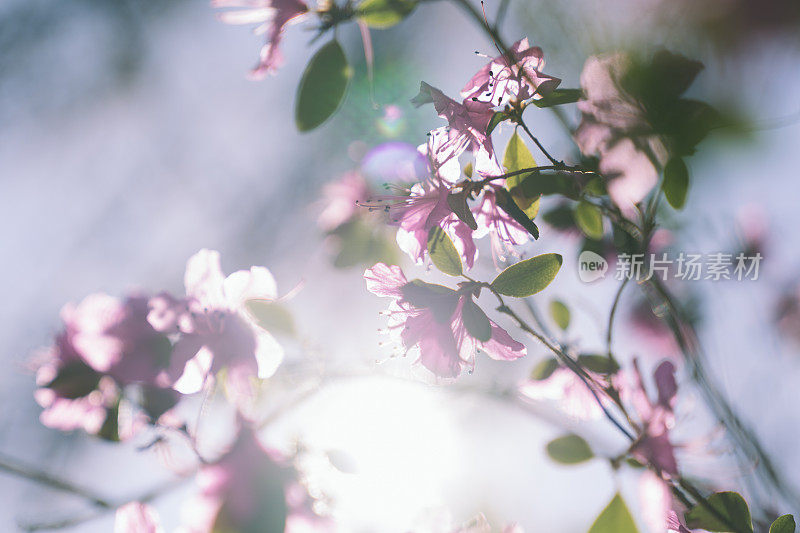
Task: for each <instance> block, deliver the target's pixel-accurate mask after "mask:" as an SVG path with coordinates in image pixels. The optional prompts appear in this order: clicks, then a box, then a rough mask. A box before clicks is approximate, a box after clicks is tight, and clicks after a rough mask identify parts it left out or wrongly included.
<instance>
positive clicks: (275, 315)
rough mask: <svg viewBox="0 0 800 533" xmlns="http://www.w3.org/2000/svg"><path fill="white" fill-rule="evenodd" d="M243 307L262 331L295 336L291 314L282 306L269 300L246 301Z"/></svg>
mask: <svg viewBox="0 0 800 533" xmlns="http://www.w3.org/2000/svg"><path fill="white" fill-rule="evenodd" d="M244 307H245V309H247V312H248V313H249V314H250V316H251V317H253V320H255V321H256V324H258V326H259V327H261V328H262V329H265V330H267V331H269V332H270V333H283V334H286V335H294V334H295V327H294V319H293V318H292V314H291V313H289V311H288V310H287V309H286V308H285V307H284V306H283V305H281V304H279V303H276V302H274V301H270V300H263V299H253V300H247V301H246V302H245V303H244Z"/></svg>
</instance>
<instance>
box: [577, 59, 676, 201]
mask: <svg viewBox="0 0 800 533" xmlns="http://www.w3.org/2000/svg"><path fill="white" fill-rule="evenodd" d="M631 65H632V61H631V59H630V57H629V56H627V55H626V54H624V53H616V54H611V55H600V56H592V57H590V58H589V59H588V60H587V61H586V64H585V65H584V67H583V72H582V73H581V87H582V88H583V91H584V94H585V98H583V99H581V100H580V101H579V102H578V109H580V110H581V112H582V113H583V118H582V121H581V124H580V126H578V129H577V131H576V132H575V141H576V142H577V143H578V147H579V148H580V150H581V152H582V153H584V154H585V155H588V156H598V157H600V172H602V173H603V174H605V175H606V176H607V177H609V178H610V181H609V182H608V184H607V187H608V193H609V196H610V197H611V200H612V201H613V202H614V203H615V204H616V205H617V206H618V207H619V208H620V209H621V210H622V211H623V212H624V213H626V214H627V215H628V216H630V215H631V214H632V213H633V212H634V211H635V205H636V204H637V203H639V202H641V201H642V200H643V199H644V198H645V196H646V195H647V194H648V193H649V192H650V190H651V189H652V188H653V187H654V186H655V184H656V183H657V182H658V175H659V172H660V169H659V167H663V165H665V164H666V162H667V158H668V156H669V154H668V151H667V146H666V144H665V142H664V140H663V139H662V138H661V137H660V136H659V135H656V134H654V133H653V131H652V127H651V126H650V125H649V123H648V122H647V118H646V115H645V109H644V107H643V106H642V104H641V103H640V102H638V101H637V100H636V99H635V98H634V97H633V96H631V95H630V94H629V93H628V92H627V91H626V90H625V89H624V88H623V87H622V79H623V77H624V76H625V75H626V73H627V72H628V71H629V69H630V68H631ZM656 165H658V167H657V166H656Z"/></svg>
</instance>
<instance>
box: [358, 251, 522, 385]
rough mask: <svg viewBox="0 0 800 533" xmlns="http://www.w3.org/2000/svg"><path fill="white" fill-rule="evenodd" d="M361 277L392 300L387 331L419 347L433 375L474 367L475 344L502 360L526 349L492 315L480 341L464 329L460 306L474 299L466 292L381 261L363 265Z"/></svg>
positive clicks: (451, 374)
mask: <svg viewBox="0 0 800 533" xmlns="http://www.w3.org/2000/svg"><path fill="white" fill-rule="evenodd" d="M364 279H365V280H366V283H367V290H369V291H370V292H372V293H373V294H375V295H377V296H383V297H388V298H391V299H392V300H393V301H392V304H391V305H390V307H389V333H391V334H393V335H394V336H395V337H396V338H397V339H398V340H399V341H400V343H401V344H402V345H403V347H404V348H405V349H406V351H409V350H412V349H415V350H418V351H419V360H418V362H419V363H421V364H422V365H423V366H424V367H425V368H427V369H428V370H430V371H431V372H433V373H434V374H435V375H436V376H439V377H442V378H455V377H458V376H459V374H460V373H461V371H462V369H463V368H464V367H467V368H472V367H474V366H475V356H476V353H477V351H478V349H480V350H483V351H484V352H486V354H487V355H488V356H489V357H491V358H492V359H497V360H502V361H511V360H514V359H518V358H520V357H523V356H524V355H525V354H526V349H525V346H524V345H523V344H521V343H519V342H517V341H515V340H514V339H512V338H511V336H510V335H509V334H508V332H506V331H505V330H504V329H503V328H501V327H500V326H498V325H497V324H496V323H494V322H493V321H491V320H489V324H490V327H491V336H490V337H489V340H487V341H485V342H482V341H480V340H478V339H476V338H474V337H473V336H472V335H471V334H470V333H469V331H467V328H466V326H465V324H464V315H463V313H464V307H465V306H467V305H470V306H474V305H475V304H474V302H473V301H472V296H471V294H467V293H465V294H461V293H459V292H456V291H453V290H450V289H447V288H446V287H442V286H439V285H428V284H424V283H422V282H418V281H412V282H408V280H407V279H406V277H405V275H404V274H403V271H402V270H401V269H400V267H397V266H387V265H385V264H383V263H378V264H376V265H375V266H373V267H372V268H370V269H367V270H366V271H365V272H364Z"/></svg>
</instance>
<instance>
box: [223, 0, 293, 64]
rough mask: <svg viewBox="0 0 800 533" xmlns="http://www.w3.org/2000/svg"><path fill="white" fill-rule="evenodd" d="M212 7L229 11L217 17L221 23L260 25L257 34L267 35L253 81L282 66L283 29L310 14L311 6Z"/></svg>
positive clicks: (285, 2)
mask: <svg viewBox="0 0 800 533" xmlns="http://www.w3.org/2000/svg"><path fill="white" fill-rule="evenodd" d="M211 5H212V6H213V7H217V8H226V9H230V11H225V12H222V13H218V14H217V17H218V18H219V19H220V20H221V21H222V22H225V23H226V24H258V27H257V28H256V29H255V32H256V33H258V34H265V35H266V42H265V43H264V46H263V47H262V48H261V53H260V58H259V62H258V65H257V66H256V67H255V68H254V69H253V70H252V71H251V72H250V76H251V77H252V78H254V79H261V78H263V77H264V76H266V75H267V74H272V73H274V72H275V71H276V70H277V69H278V67H280V66H281V65H282V64H283V54H282V53H281V51H280V49H279V48H278V45H279V44H280V41H281V38H282V36H283V30H284V28H286V26H287V25H288V24H289V23H291V22H297V21H299V20H300V18H301V17H302V16H303V15H305V14H306V13H307V12H308V6H307V5H306V4H305V2H302V1H301V0H212V2H211Z"/></svg>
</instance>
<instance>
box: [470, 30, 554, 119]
mask: <svg viewBox="0 0 800 533" xmlns="http://www.w3.org/2000/svg"><path fill="white" fill-rule="evenodd" d="M509 53H510V55H511V56H512V58H513V60H514V62H513V63H512V64H511V65H509V64H508V63H509V62H508V58H506V57H505V56H503V55H501V56H498V57H496V58H494V59H492V60H491V61H489V63H487V64H486V65H485V66H484V67H483V68H481V69H480V70H479V71H478V72H477V74H475V75H474V76H473V77H472V79H471V80H469V82H467V84H466V85H465V86H464V88H463V89H462V90H461V96H462V98H465V99H468V100H473V101H479V102H489V103H491V104H492V105H495V106H498V105H500V104H501V103H502V102H503V100H504V99H505V98H506V97H509V96H513V97H516V98H517V99H519V100H527V99H529V98H533V97H534V96H535V95H539V96H547V95H548V94H550V93H551V92H552V91H553V89H555V88H556V87H558V85H559V84H560V83H561V80H560V79H558V78H554V77H552V76H548V75H547V74H543V73H542V69H543V68H544V53H543V52H542V49H541V48H539V47H538V46H531V45H530V44H529V43H528V38H527V37H525V38H523V39H520V40H519V41H517V42H516V43H514V44H513V45H511V47H510V48H509Z"/></svg>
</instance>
